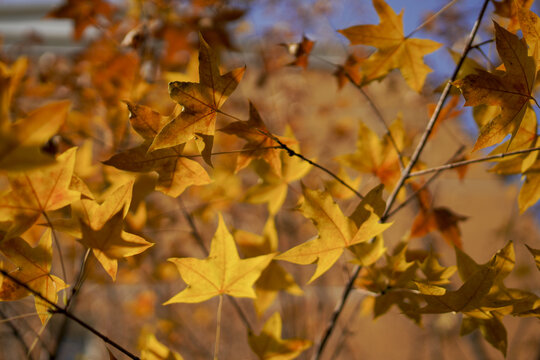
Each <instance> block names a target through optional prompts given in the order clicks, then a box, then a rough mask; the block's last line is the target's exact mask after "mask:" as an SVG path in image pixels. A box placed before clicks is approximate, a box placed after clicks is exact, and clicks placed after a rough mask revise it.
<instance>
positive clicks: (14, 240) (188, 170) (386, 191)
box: [0, 0, 540, 360]
mask: <svg viewBox="0 0 540 360" xmlns="http://www.w3.org/2000/svg"><path fill="white" fill-rule="evenodd" d="M317 3H319V2H317ZM368 5H369V6H371V5H372V7H373V9H374V10H375V13H376V14H377V15H378V18H379V22H378V23H377V24H363V23H362V24H357V25H354V26H350V27H339V30H338V31H337V32H338V34H339V35H338V34H336V36H340V39H341V41H343V43H345V44H347V45H348V46H347V47H346V49H347V50H346V54H344V56H342V61H341V62H340V63H335V64H334V63H331V64H330V65H329V64H328V62H329V61H328V60H324V63H325V66H326V67H325V66H320V67H319V68H317V70H311V69H312V68H315V67H316V66H314V65H313V63H316V62H317V60H318V61H319V63H320V62H321V60H320V54H317V47H318V46H319V44H320V43H319V42H318V39H316V38H314V37H312V36H310V35H305V34H303V33H302V32H298V33H293V34H289V35H286V34H282V35H281V37H280V36H275V34H274V35H272V34H270V35H268V36H266V38H265V39H264V41H266V43H265V45H264V46H262V47H260V48H256V47H255V46H254V45H253V49H256V50H253V49H251V50H250V51H251V52H252V55H253V53H256V54H260V55H261V59H262V62H260V63H259V64H258V65H255V66H254V67H253V68H252V67H250V66H251V65H247V66H246V65H245V64H243V63H242V61H239V60H238V59H239V58H242V57H238V56H237V57H235V55H234V54H237V55H238V54H242V51H243V50H245V48H242V47H240V46H238V45H235V44H236V43H235V40H234V39H235V38H236V37H241V35H242V34H241V33H242V31H241V30H239V27H237V28H233V27H231V25H234V24H238V22H240V21H243V19H245V18H246V16H247V14H248V13H249V11H250V9H252V8H254V7H257V6H262V5H260V4H258V2H250V1H248V2H246V3H245V4H244V6H243V7H237V6H235V5H234V4H233V3H232V2H231V3H230V4H229V3H228V2H227V1H195V0H194V1H191V2H189V6H187V5H186V6H184V7H178V6H175V3H174V2H169V1H139V2H130V3H129V5H125V7H118V6H117V5H113V4H112V3H109V2H107V1H105V0H99V1H86V0H67V1H65V2H64V3H63V4H62V5H60V6H59V7H58V8H56V9H55V10H53V11H51V12H50V13H49V14H48V15H47V16H48V17H49V18H61V19H71V20H72V21H73V24H74V31H73V39H74V40H75V41H78V42H80V44H82V47H81V50H80V51H78V52H77V53H76V54H69V55H65V56H61V55H55V56H54V59H52V60H50V59H49V60H50V61H49V62H46V61H45V60H43V59H44V58H43V57H41V58H35V57H32V56H24V55H21V56H12V54H10V53H9V51H4V52H3V53H0V60H1V62H0V179H1V180H0V318H1V319H0V329H4V328H5V329H6V332H7V333H8V334H9V335H5V336H8V337H10V338H11V339H14V341H12V342H10V343H9V345H7V346H6V345H5V343H3V344H2V345H3V348H2V349H0V357H2V356H4V355H5V356H6V358H8V359H9V358H17V357H22V356H23V355H22V354H26V356H28V357H29V358H31V359H38V358H39V359H41V358H44V357H47V356H48V357H49V358H56V357H58V356H59V354H64V355H63V356H64V357H65V356H68V357H75V356H77V355H81V356H86V355H82V354H83V353H84V349H83V347H81V348H80V349H75V350H73V349H72V350H69V351H72V352H71V353H63V351H67V350H64V349H63V346H64V344H65V343H66V342H67V341H68V339H73V338H77V337H78V336H79V337H83V338H85V337H86V338H88V337H91V338H92V339H101V340H98V342H94V343H93V344H94V346H97V347H99V348H100V349H101V350H100V351H101V352H100V353H101V354H107V355H106V356H109V357H110V359H121V358H124V357H128V358H133V359H138V358H141V359H146V360H150V359H176V360H178V359H183V358H185V359H192V358H210V357H212V356H213V357H214V359H217V358H218V357H220V358H253V359H255V358H259V359H294V358H307V357H309V356H311V357H313V358H314V359H318V358H325V359H334V358H336V359H337V358H351V354H361V353H362V352H361V349H362V347H366V344H360V345H358V349H357V348H352V349H349V348H347V351H348V353H347V354H348V355H345V353H342V354H340V352H341V351H344V350H343V349H344V348H345V344H346V342H347V338H348V337H349V336H353V334H352V331H351V330H349V329H350V326H352V325H351V324H354V322H355V321H358V319H359V318H360V317H365V316H369V317H372V318H377V319H378V318H379V317H390V316H397V317H400V318H407V319H408V320H409V321H410V322H411V323H413V324H415V325H418V326H423V325H425V324H426V323H428V324H430V325H429V326H428V327H429V329H430V330H428V331H433V332H434V333H437V331H438V330H436V327H437V326H436V324H438V323H439V322H440V321H442V322H444V321H447V322H449V323H451V324H453V325H451V326H450V327H451V330H446V331H447V333H445V334H450V333H451V332H452V331H453V333H455V334H456V335H458V334H459V336H463V337H465V336H468V338H469V339H471V344H472V345H470V346H471V347H472V349H473V350H472V353H473V354H475V355H476V356H477V357H478V358H485V357H482V356H486V355H485V354H486V353H484V352H482V351H479V350H478V349H483V346H484V343H483V342H482V341H483V340H480V339H479V338H478V337H472V335H470V334H477V335H480V336H481V337H482V338H483V339H484V340H485V342H487V343H489V344H490V346H491V347H493V348H494V349H496V350H497V351H498V352H499V353H500V354H502V356H507V354H508V349H509V346H510V345H509V340H508V338H509V336H508V333H507V327H506V326H505V321H506V322H507V321H508V319H517V321H523V322H520V324H525V322H524V321H528V320H531V318H532V320H533V321H535V322H534V323H533V324H534V326H536V327H537V326H538V317H540V298H539V297H538V271H539V270H540V265H539V264H540V250H539V249H540V243H539V242H538V237H536V238H535V240H534V237H533V240H530V239H529V238H528V239H526V240H523V239H514V238H512V237H511V236H510V235H508V233H505V234H504V243H499V244H500V246H497V247H498V251H494V252H493V253H489V254H488V252H486V251H484V252H483V254H481V255H483V256H484V257H483V258H481V259H482V260H479V259H480V258H479V257H478V256H477V255H476V254H475V255H474V256H473V255H472V254H473V252H472V251H471V249H472V248H474V247H475V242H478V241H479V240H478V239H475V238H468V237H467V236H466V233H465V232H464V231H463V228H462V226H463V223H464V222H467V223H471V224H474V223H475V222H476V221H479V219H478V218H477V217H475V216H470V215H469V214H468V213H467V211H466V209H467V207H466V206H467V201H469V200H468V199H463V202H464V203H465V207H463V208H461V209H459V210H456V209H453V208H451V206H449V205H447V204H444V203H442V202H441V201H440V198H439V197H438V196H439V194H438V193H437V183H438V181H439V180H440V179H441V177H443V176H453V177H455V178H457V179H459V181H460V182H461V184H467V183H468V182H469V181H475V180H474V178H471V177H470V175H469V173H468V170H469V169H470V168H471V167H477V168H480V169H483V170H482V171H486V172H490V173H493V174H498V175H501V176H508V175H520V176H521V178H522V179H523V182H522V184H521V185H519V184H518V186H521V188H520V190H519V194H518V195H517V199H513V200H512V201H513V202H514V203H515V204H517V205H516V206H517V209H518V210H519V213H520V214H521V215H520V216H522V217H523V218H528V219H530V218H531V213H533V211H531V210H534V209H530V208H534V206H535V204H536V203H537V202H538V200H540V159H538V158H537V156H538V151H539V150H540V148H539V147H538V146H539V144H538V134H537V119H536V111H537V110H538V109H539V108H540V106H539V105H538V102H537V100H536V99H535V95H536V93H537V90H538V86H537V85H538V82H537V79H536V74H537V71H538V69H540V50H539V49H540V35H539V34H540V19H539V18H538V16H537V15H536V14H535V12H533V11H531V10H530V9H531V6H532V1H523V0H522V1H506V0H501V1H488V0H486V1H481V2H478V4H476V5H475V7H471V8H475V9H476V8H477V9H476V10H474V11H475V13H467V14H459V16H462V17H470V18H471V19H474V20H475V21H476V23H475V25H471V26H470V27H469V28H468V29H467V30H466V32H468V33H469V36H468V37H463V38H459V39H458V38H456V39H452V37H451V36H450V37H449V38H448V39H447V41H448V42H447V43H444V44H443V43H441V42H438V41H435V40H433V39H438V40H440V39H441V36H438V35H437V34H436V27H437V26H436V25H440V26H444V25H445V24H446V26H448V24H447V23H446V22H447V21H448V19H447V18H446V17H445V16H446V15H448V14H450V12H451V11H454V10H452V9H453V8H452V5H453V2H451V3H449V4H448V5H447V6H445V7H443V8H442V9H441V10H440V12H437V13H435V14H433V15H431V16H427V18H426V21H425V22H423V23H419V24H418V28H416V29H414V30H413V31H412V32H410V31H409V32H406V30H405V29H404V17H406V16H407V8H405V9H404V12H403V11H402V12H400V13H396V11H395V9H394V8H393V7H392V6H390V5H389V4H387V3H386V2H385V1H384V0H373V1H372V4H366V6H368ZM276 6H277V5H276ZM289 6H292V5H289ZM455 11H457V10H455ZM470 11H472V10H470ZM490 17H492V18H493V22H491V21H490V20H489V18H490ZM434 24H435V25H434ZM471 24H472V23H471ZM244 25H245V24H244ZM88 27H94V28H95V29H96V30H97V35H95V36H94V37H92V38H91V39H88V38H86V39H85V36H84V34H85V31H86V30H87V28H88ZM479 32H483V33H484V35H485V36H487V37H488V39H489V40H487V41H480V40H478V38H479V35H478V34H479ZM291 38H294V39H297V41H298V42H294V41H291ZM458 40H459V41H458ZM260 41H261V43H262V41H263V40H260ZM441 41H442V40H441ZM357 45H360V46H357ZM249 46H250V45H246V47H249ZM488 46H491V49H492V51H493V54H486V52H485V51H483V49H486V48H487V47H488ZM445 47H446V48H447V49H448V51H447V50H443V48H445ZM443 52H445V54H444V55H443V54H442V53H443ZM448 53H449V54H450V58H451V60H450V61H449V62H448V64H449V65H448V66H449V67H451V68H452V70H451V71H448V73H450V75H442V76H439V78H438V80H434V78H430V77H428V75H429V74H430V73H432V72H433V69H432V68H431V67H430V66H428V65H427V64H426V61H427V60H426V59H427V57H428V56H430V57H431V58H432V59H433V58H434V59H437V57H438V56H439V57H440V58H443V57H444V56H446V57H448ZM478 54H482V56H476V55H478ZM231 58H232V60H231ZM447 60H448V59H447ZM328 66H331V68H332V69H330V70H328V69H327V67H328ZM310 71H313V72H314V73H315V74H316V75H311V73H310ZM436 71H437V69H436ZM311 76H316V77H317V79H319V80H320V79H322V80H320V84H318V85H317V86H318V87H320V88H325V87H326V88H330V86H333V87H332V89H331V90H327V91H334V92H335V93H336V94H338V95H336V96H338V97H339V96H342V95H341V94H344V93H345V91H349V94H351V93H352V94H354V96H350V95H349V98H347V99H349V100H350V99H351V98H352V99H354V101H355V102H358V101H360V102H361V103H362V104H364V106H365V107H366V108H369V110H368V111H370V113H369V114H370V115H369V116H370V117H372V118H373V119H375V120H374V121H372V122H368V121H364V120H363V119H360V116H359V115H358V114H355V113H353V114H352V116H354V117H356V119H354V120H352V119H348V120H347V121H346V122H344V123H342V124H341V126H342V127H341V128H339V126H334V125H332V124H330V122H325V118H324V117H320V118H312V117H310V116H304V114H302V112H299V113H294V112H291V113H288V114H287V115H286V116H287V118H286V119H280V118H279V117H280V114H283V112H280V111H279V110H276V109H275V103H273V101H276V102H277V100H272V99H273V98H272V86H275V85H276V83H277V82H276V83H272V81H274V80H273V79H274V78H275V79H279V78H281V79H283V78H285V79H287V78H289V77H295V79H302V78H305V79H308V78H310V77H311ZM443 77H445V78H444V79H443ZM430 79H431V80H430ZM441 80H442V81H441ZM276 81H278V80H276ZM295 81H296V80H295ZM306 81H307V80H306ZM400 81H402V82H403V84H402V85H401V87H399V86H398V87H396V88H397V89H398V90H395V89H393V88H394V85H390V86H388V87H386V88H385V86H386V84H387V83H392V84H396V83H399V82H400ZM441 82H442V84H441ZM330 84H331V85H330ZM377 87H378V89H379V90H380V88H381V87H382V88H383V89H385V90H384V91H386V92H387V95H384V96H385V98H384V99H382V98H381V97H375V96H373V93H376V92H377V91H378V90H375V91H373V92H372V89H377ZM284 88H286V86H284ZM338 91H341V92H342V93H340V92H338ZM391 91H392V92H391ZM400 92H401V93H400ZM411 93H414V96H417V97H418V98H421V99H422V100H421V101H422V102H423V103H424V104H425V105H426V107H425V110H424V109H422V111H423V115H422V116H420V115H418V113H419V111H418V110H416V115H415V116H416V118H415V119H412V120H413V121H415V122H417V123H418V122H420V120H419V118H421V117H422V123H421V126H417V127H418V128H419V129H417V130H413V128H412V127H411V126H410V122H411V119H408V118H407V117H408V115H403V114H402V113H401V112H399V113H396V114H395V118H394V119H392V120H391V121H390V119H386V115H385V111H381V108H382V107H384V106H386V105H385V102H388V103H393V106H397V107H398V108H399V106H403V107H404V108H405V107H406V106H407V104H405V103H402V102H401V101H400V100H398V99H399V98H400V96H402V95H403V97H405V96H406V95H405V94H411ZM296 95H297V94H295V93H294V92H293V91H292V90H290V94H287V97H286V99H285V102H286V104H287V106H288V105H290V106H291V108H290V109H294V107H293V106H294V104H295V102H297V101H298V99H297V97H296ZM407 96H408V95H407ZM343 98H344V99H345V95H343ZM349 100H347V101H349ZM343 102H344V103H345V102H346V101H345V100H344V101H343ZM273 106H274V107H273ZM333 106H334V107H333V108H330V109H326V111H327V113H332V112H337V111H338V110H339V107H340V106H341V105H339V104H337V103H336V104H334V105H333ZM464 106H465V108H463V107H464ZM467 107H472V111H469V108H467ZM400 110H401V109H400ZM471 114H472V115H471ZM427 117H429V120H428V118H427ZM469 118H470V119H469ZM460 119H461V120H462V121H464V122H467V121H469V122H471V123H472V122H474V123H475V124H476V125H477V130H478V135H477V136H476V138H475V139H473V141H467V140H463V139H465V138H466V136H465V135H463V136H462V137H463V139H457V137H456V136H455V134H454V140H455V141H456V142H457V143H459V144H460V147H459V149H457V150H449V147H448V146H442V145H441V146H440V147H437V146H438V145H439V143H440V142H441V140H440V136H441V133H444V132H452V131H456V130H455V129H457V126H456V124H458V122H459V120H460ZM473 120H474V121H473ZM374 123H375V124H377V127H374V126H372V124H374ZM449 124H453V125H452V126H454V127H453V129H454V130H449V129H450V125H449ZM417 125H418V124H417ZM306 129H309V131H310V132H304V131H305V130H306ZM381 129H383V131H381ZM303 130H304V131H303ZM314 133H317V137H318V138H319V139H322V140H321V141H319V142H316V141H315V140H314V139H315V136H314V135H313V134H314ZM312 135H313V136H312ZM349 145H350V146H349ZM428 147H430V150H429V151H428V150H426V149H427V148H428ZM427 152H431V153H432V154H433V153H437V155H438V158H437V161H438V162H437V163H434V162H433V157H430V156H426V153H427ZM432 154H430V155H432ZM486 165H487V166H486ZM452 169H454V170H456V171H457V172H453V171H452ZM450 174H451V175H450ZM514 186H516V181H514V183H511V182H510V183H509V185H507V187H508V188H512V187H514ZM501 206H502V205H501ZM464 209H465V211H464ZM528 209H529V211H527V210H528ZM487 210H489V211H493V209H488V206H487V205H486V211H487ZM486 216H489V215H488V214H486ZM516 221H517V220H516ZM171 230H172V231H171ZM490 251H491V250H490ZM516 253H519V254H521V255H523V254H526V255H524V256H521V255H519V256H516ZM534 264H536V266H535V265H534ZM309 265H315V266H309ZM516 273H519V274H520V275H519V276H520V277H519V276H518V275H515V274H516ZM516 279H517V280H516ZM336 285H337V286H339V290H338V293H336V290H335V289H336ZM336 294H337V295H336ZM351 297H355V298H356V300H354V302H355V303H357V306H356V307H355V308H354V310H347V311H346V310H345V309H346V305H347V304H348V303H350V302H352V300H351ZM359 298H360V299H359ZM320 299H322V300H320ZM28 301H31V303H29V302H28ZM93 302H95V305H94V304H93ZM336 302H337V304H338V305H337V306H336V305H335V303H336ZM29 304H30V305H29ZM313 304H315V305H313ZM315 306H317V307H318V309H319V310H315V309H316V307H315ZM30 309H31V310H30ZM306 309H310V311H311V312H308V311H307V310H306ZM345 313H346V314H347V316H346V317H345V316H342V315H343V314H345ZM90 314H93V316H90ZM106 314H109V315H106ZM291 314H292V315H291ZM108 316H110V317H111V319H109V320H110V321H107V319H106V318H107V317H108ZM188 316H189V319H192V320H191V321H187V320H185V319H187V318H188ZM182 318H183V319H184V320H182ZM21 319H22V320H21ZM300 320H302V321H303V322H302V323H300V322H299V321H300ZM295 321H296V322H297V323H295ZM73 323H78V324H79V325H80V326H82V327H80V328H77V330H75V329H74V327H73V325H70V324H73ZM2 324H4V325H2ZM434 324H435V325H434ZM527 324H530V323H527ZM2 326H3V327H2ZM222 328H225V329H227V332H224V331H222ZM127 329H129V330H127ZM291 329H294V331H293V330H291ZM80 331H82V332H84V335H80V334H79V332H80ZM28 332H31V333H32V335H31V336H29V335H28ZM511 333H512V338H513V339H515V336H516V335H515V334H517V335H518V336H521V334H520V333H519V329H518V330H516V329H515V326H514V327H512V329H511ZM73 334H75V335H73ZM77 334H79V335H77ZM437 334H438V335H437V336H441V337H442V335H441V334H442V332H439V333H437ZM534 334H535V336H536V338H538V335H539V334H538V332H536V333H533V335H534ZM3 336H4V335H2V337H3ZM445 336H446V335H445ZM189 339H191V340H189ZM194 339H195V340H194ZM224 339H225V340H224ZM332 339H339V340H332ZM332 341H334V342H332ZM456 341H459V340H456ZM96 344H97V345H96ZM212 349H213V350H212ZM248 349H249V350H248ZM483 351H486V350H483ZM487 351H488V353H489V354H493V352H489V351H491V350H487ZM531 351H536V353H538V351H539V349H538V344H536V347H533V350H531ZM531 351H529V353H528V354H532V352H531ZM357 352H358V353H357ZM65 354H67V355H65ZM233 354H234V355H233ZM355 356H356V355H355ZM374 356H377V355H374ZM498 356H500V355H498ZM358 357H360V355H358ZM417 358H423V357H422V356H421V355H418V356H417Z"/></svg>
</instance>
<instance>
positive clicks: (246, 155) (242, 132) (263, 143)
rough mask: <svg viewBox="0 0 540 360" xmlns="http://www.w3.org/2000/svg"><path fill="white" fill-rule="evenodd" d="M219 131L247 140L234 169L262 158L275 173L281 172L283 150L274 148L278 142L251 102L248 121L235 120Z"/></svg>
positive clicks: (285, 140)
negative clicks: (271, 135)
mask: <svg viewBox="0 0 540 360" xmlns="http://www.w3.org/2000/svg"><path fill="white" fill-rule="evenodd" d="M219 131H223V132H224V133H226V134H231V135H237V136H239V137H241V138H243V139H246V140H247V141H248V142H247V144H246V145H244V148H243V150H244V151H242V152H241V153H239V154H238V158H237V163H236V171H238V170H240V169H243V168H245V167H246V166H248V165H249V163H250V162H251V161H252V160H254V159H263V160H264V161H266V162H267V163H268V165H270V167H271V168H272V170H273V171H274V173H275V174H277V175H280V174H281V159H280V153H281V152H283V150H281V149H279V148H276V147H279V143H278V142H277V141H276V140H274V139H272V138H271V137H270V136H269V135H270V132H269V131H268V129H267V128H266V125H265V124H264V122H263V121H262V118H261V116H260V115H259V112H258V111H257V109H256V108H255V106H254V105H253V103H251V102H250V103H249V120H248V121H235V122H233V123H230V124H229V125H227V126H225V127H224V128H221V129H219ZM266 134H268V135H266ZM279 140H280V141H281V142H283V143H284V144H286V145H292V144H294V143H295V142H296V141H294V140H291V139H285V138H279Z"/></svg>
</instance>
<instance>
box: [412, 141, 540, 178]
mask: <svg viewBox="0 0 540 360" xmlns="http://www.w3.org/2000/svg"><path fill="white" fill-rule="evenodd" d="M539 150H540V146H537V147H534V148H530V149H523V150H516V151H511V152H507V153H502V154H495V155H489V156H484V157H481V158H478V159H471V160H463V161H457V162H455V163H450V164H445V165H441V166H437V167H434V168H431V169H426V170H420V171H415V172H413V173H410V174H409V175H408V176H407V178H408V179H410V178H413V177H416V176H421V175H426V174H430V173H433V172H439V171H443V170H449V169H454V168H457V167H460V166H465V165H469V164H475V163H479V162H484V161H489V160H494V159H501V158H504V157H507V156H512V155H519V154H527V153H530V152H533V151H539Z"/></svg>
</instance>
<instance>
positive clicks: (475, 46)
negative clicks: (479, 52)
mask: <svg viewBox="0 0 540 360" xmlns="http://www.w3.org/2000/svg"><path fill="white" fill-rule="evenodd" d="M494 41H495V39H489V40H485V41H482V42H479V43H478V44H474V45H471V49H477V48H479V47H480V46H483V45H486V44H489V43H492V42H494Z"/></svg>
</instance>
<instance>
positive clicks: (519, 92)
mask: <svg viewBox="0 0 540 360" xmlns="http://www.w3.org/2000/svg"><path fill="white" fill-rule="evenodd" d="M494 25H495V41H496V45H497V51H498V53H499V56H500V57H501V59H502V61H503V63H504V67H505V69H506V71H505V72H501V71H498V70H496V71H495V72H494V73H489V72H486V71H483V70H477V74H473V75H468V76H466V77H465V78H464V79H460V80H457V81H456V82H454V85H455V86H456V87H458V88H459V89H461V91H462V93H463V97H464V98H465V100H466V102H465V106H477V105H497V106H500V107H501V113H500V114H499V115H498V116H496V117H495V118H494V119H492V120H491V121H490V122H488V123H487V124H485V125H484V126H483V127H482V128H481V129H480V135H479V136H478V139H477V140H476V143H475V144H474V149H473V150H478V149H483V148H485V147H488V146H491V145H494V144H497V143H499V142H501V141H502V140H503V139H504V137H505V136H506V135H507V134H512V138H513V137H514V136H515V135H516V132H517V131H518V129H519V126H520V124H521V121H522V119H523V116H524V115H525V111H526V109H527V106H528V105H529V100H532V99H534V98H533V97H532V91H533V87H534V82H535V78H536V63H535V61H534V59H533V58H532V57H531V56H528V54H527V51H528V50H527V46H526V45H525V42H524V41H522V40H519V38H518V37H517V36H516V35H514V34H512V33H511V32H509V31H507V30H505V29H504V28H503V27H501V26H500V25H499V24H497V23H496V22H494Z"/></svg>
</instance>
